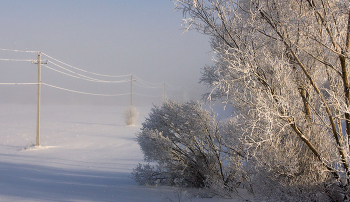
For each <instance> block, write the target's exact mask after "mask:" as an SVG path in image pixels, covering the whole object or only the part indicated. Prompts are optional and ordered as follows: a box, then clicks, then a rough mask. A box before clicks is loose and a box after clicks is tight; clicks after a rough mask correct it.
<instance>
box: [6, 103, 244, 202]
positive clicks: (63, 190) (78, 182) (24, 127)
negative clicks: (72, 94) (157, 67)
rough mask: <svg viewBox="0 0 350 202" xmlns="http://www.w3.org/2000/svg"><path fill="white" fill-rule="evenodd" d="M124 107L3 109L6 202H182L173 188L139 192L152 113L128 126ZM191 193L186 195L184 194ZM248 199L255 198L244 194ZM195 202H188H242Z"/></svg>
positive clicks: (144, 113) (10, 106) (142, 113)
mask: <svg viewBox="0 0 350 202" xmlns="http://www.w3.org/2000/svg"><path fill="white" fill-rule="evenodd" d="M123 110H124V107H115V106H64V105H62V106H51V105H43V106H42V107H41V145H42V146H40V147H39V148H37V147H30V145H31V144H34V143H35V131H36V106H35V105H18V104H1V105H0V201H2V202H3V201H25V202H29V201H66V202H68V201H79V202H80V201H121V202H124V201H125V202H130V201H137V202H139V201H150V202H157V201H170V200H169V198H170V199H171V200H173V201H179V200H178V198H177V197H176V196H177V192H176V191H174V188H171V187H147V186H139V185H138V184H137V183H135V182H134V181H133V180H132V179H130V177H129V176H130V173H131V171H132V169H133V168H134V167H135V166H136V165H137V164H138V163H142V162H143V156H142V153H141V151H140V148H139V146H138V145H137V143H136V142H135V141H134V137H135V134H136V133H137V132H138V131H139V129H140V127H141V123H142V122H143V120H144V117H146V116H147V115H148V110H149V108H147V107H143V108H139V111H140V118H139V119H138V123H137V125H135V126H126V125H125V123H124V120H123V116H122V113H123ZM183 193H186V192H183ZM241 196H243V197H244V198H245V199H247V198H249V196H248V195H247V194H246V193H245V192H244V191H242V193H241ZM242 200H243V199H242V198H239V197H237V198H235V199H221V198H211V199H202V198H191V200H189V199H187V200H182V201H196V202H207V201H210V202H212V201H225V202H226V201H227V202H228V201H229V202H233V201H242Z"/></svg>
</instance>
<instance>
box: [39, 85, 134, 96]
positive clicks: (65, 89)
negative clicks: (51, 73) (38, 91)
mask: <svg viewBox="0 0 350 202" xmlns="http://www.w3.org/2000/svg"><path fill="white" fill-rule="evenodd" d="M42 84H43V85H45V86H49V87H52V88H56V89H60V90H64V91H69V92H73V93H79V94H85V95H95V96H105V97H117V96H123V95H130V93H125V94H97V93H87V92H82V91H76V90H71V89H67V88H62V87H58V86H54V85H50V84H47V83H42Z"/></svg>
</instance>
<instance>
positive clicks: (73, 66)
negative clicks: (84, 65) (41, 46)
mask: <svg viewBox="0 0 350 202" xmlns="http://www.w3.org/2000/svg"><path fill="white" fill-rule="evenodd" d="M42 54H43V55H45V56H46V57H48V58H50V59H52V60H55V61H57V62H59V63H62V64H64V65H67V66H68V67H71V68H73V69H77V70H79V71H82V72H85V73H89V74H93V75H97V76H105V77H116V78H117V77H127V76H130V75H131V74H128V75H118V76H114V75H106V74H98V73H95V72H90V71H86V70H83V69H80V68H77V67H74V66H72V65H69V64H66V63H64V62H62V61H60V60H57V59H55V58H53V57H51V56H49V55H46V54H45V53H42Z"/></svg>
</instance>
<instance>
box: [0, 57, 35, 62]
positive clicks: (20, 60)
mask: <svg viewBox="0 0 350 202" xmlns="http://www.w3.org/2000/svg"><path fill="white" fill-rule="evenodd" d="M0 60H2V61H16V62H30V61H32V60H22V59H1V58H0Z"/></svg>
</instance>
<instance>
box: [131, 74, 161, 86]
mask: <svg viewBox="0 0 350 202" xmlns="http://www.w3.org/2000/svg"><path fill="white" fill-rule="evenodd" d="M134 76H135V75H134ZM135 77H136V78H137V81H139V82H140V83H142V84H144V85H145V86H150V87H158V86H161V85H163V83H151V82H147V81H145V80H142V79H141V78H140V77H138V76H135Z"/></svg>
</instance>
